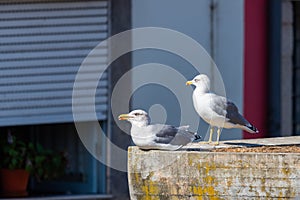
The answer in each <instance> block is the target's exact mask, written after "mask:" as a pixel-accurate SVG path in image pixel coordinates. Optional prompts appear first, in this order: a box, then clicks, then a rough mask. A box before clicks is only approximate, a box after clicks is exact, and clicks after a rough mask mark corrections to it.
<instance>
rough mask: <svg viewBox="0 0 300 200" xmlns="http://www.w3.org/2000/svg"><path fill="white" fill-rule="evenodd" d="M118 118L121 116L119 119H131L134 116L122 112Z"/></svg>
mask: <svg viewBox="0 0 300 200" xmlns="http://www.w3.org/2000/svg"><path fill="white" fill-rule="evenodd" d="M118 118H119V120H127V119H130V118H132V117H131V116H130V115H128V114H121V115H119V117H118Z"/></svg>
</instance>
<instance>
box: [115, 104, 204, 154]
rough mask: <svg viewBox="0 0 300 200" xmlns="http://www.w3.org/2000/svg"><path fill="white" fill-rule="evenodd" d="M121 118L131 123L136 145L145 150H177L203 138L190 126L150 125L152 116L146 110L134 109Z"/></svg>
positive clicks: (131, 133)
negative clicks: (190, 128)
mask: <svg viewBox="0 0 300 200" xmlns="http://www.w3.org/2000/svg"><path fill="white" fill-rule="evenodd" d="M119 120H127V121H129V122H130V123H131V130H130V135H131V137H132V140H133V142H134V144H135V145H137V146H138V147H139V148H141V149H144V150H150V149H161V150H171V151H172V150H177V149H179V148H181V147H182V146H184V145H186V144H188V143H190V142H192V141H193V140H197V139H200V138H201V137H200V136H198V135H197V133H193V132H190V131H188V128H189V126H180V127H174V126H171V125H165V124H152V125H150V118H149V116H148V114H147V112H145V111H144V110H133V111H131V112H130V113H128V114H121V115H120V116H119Z"/></svg>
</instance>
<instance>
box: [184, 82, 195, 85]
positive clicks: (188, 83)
mask: <svg viewBox="0 0 300 200" xmlns="http://www.w3.org/2000/svg"><path fill="white" fill-rule="evenodd" d="M185 84H186V85H192V84H193V81H187V82H186V83H185Z"/></svg>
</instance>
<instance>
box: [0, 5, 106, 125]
mask: <svg viewBox="0 0 300 200" xmlns="http://www.w3.org/2000/svg"><path fill="white" fill-rule="evenodd" d="M108 7H109V3H108V1H105V0H100V1H99V0H98V1H97V0H94V1H90V0H84V1H76V0H72V1H68V0H46V1H44V0H30V1H29V0H18V1H14V0H9V1H1V0H0V55H1V56H0V126H8V125H25V124H42V123H62V122H72V121H73V116H72V89H73V84H74V79H75V76H76V73H77V70H78V69H79V66H80V64H81V63H82V61H83V60H84V58H85V57H86V56H87V55H88V53H89V52H90V51H91V50H92V49H93V48H94V47H95V46H96V45H97V44H99V42H101V41H103V40H105V39H106V38H107V37H108V13H109V12H108V9H109V8H108ZM98 52H99V55H97V59H95V60H94V61H91V62H90V63H89V64H88V65H86V66H85V67H89V70H85V73H86V78H84V79H83V80H80V81H82V82H83V84H82V90H83V92H81V93H80V94H81V95H80V96H78V97H76V98H79V99H82V102H86V101H85V99H86V98H87V96H85V95H84V94H85V91H88V90H89V88H90V85H91V84H90V83H91V81H95V80H96V79H97V77H95V76H93V72H95V70H97V71H99V70H102V69H104V67H105V64H106V62H107V55H108V49H107V48H103V49H101V50H99V51H98ZM107 77H108V75H107V74H104V77H102V78H101V80H100V82H99V84H98V88H97V92H96V110H97V117H98V119H99V120H105V119H106V117H107V114H106V112H107V85H108V84H107ZM80 106H82V112H83V113H84V112H89V110H87V109H86V108H87V107H88V106H87V105H85V104H84V103H83V104H82V105H80Z"/></svg>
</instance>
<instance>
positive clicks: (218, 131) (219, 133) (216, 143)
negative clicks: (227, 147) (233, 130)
mask: <svg viewBox="0 0 300 200" xmlns="http://www.w3.org/2000/svg"><path fill="white" fill-rule="evenodd" d="M217 133H218V136H217V141H216V142H215V143H214V145H219V139H220V135H221V128H220V127H218V130H217Z"/></svg>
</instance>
